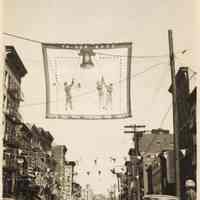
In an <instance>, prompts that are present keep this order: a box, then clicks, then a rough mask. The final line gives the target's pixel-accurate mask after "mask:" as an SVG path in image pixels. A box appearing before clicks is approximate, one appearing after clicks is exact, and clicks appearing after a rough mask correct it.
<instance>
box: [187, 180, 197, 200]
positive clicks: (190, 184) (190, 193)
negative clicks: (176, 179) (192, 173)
mask: <svg viewBox="0 0 200 200" xmlns="http://www.w3.org/2000/svg"><path fill="white" fill-rule="evenodd" d="M185 188H186V193H185V194H186V200H196V192H195V182H194V181H193V180H191V179H189V180H187V181H186V182H185Z"/></svg>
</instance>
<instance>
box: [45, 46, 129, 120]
mask: <svg viewBox="0 0 200 200" xmlns="http://www.w3.org/2000/svg"><path fill="white" fill-rule="evenodd" d="M42 50H43V58H44V70H45V81H46V118H57V119H120V118H127V117H131V94H130V93H131V91H130V89H131V88H130V83H131V60H132V43H107V44H49V43H43V44H42Z"/></svg>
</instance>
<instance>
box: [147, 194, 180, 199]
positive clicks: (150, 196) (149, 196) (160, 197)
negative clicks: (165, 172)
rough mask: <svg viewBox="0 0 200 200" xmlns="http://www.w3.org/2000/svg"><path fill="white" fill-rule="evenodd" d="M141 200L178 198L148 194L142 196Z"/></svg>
mask: <svg viewBox="0 0 200 200" xmlns="http://www.w3.org/2000/svg"><path fill="white" fill-rule="evenodd" d="M143 200H179V198H178V197H176V196H169V195H164V194H148V195H144V197H143Z"/></svg>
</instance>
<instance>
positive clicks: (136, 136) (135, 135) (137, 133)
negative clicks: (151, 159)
mask: <svg viewBox="0 0 200 200" xmlns="http://www.w3.org/2000/svg"><path fill="white" fill-rule="evenodd" d="M145 127H146V126H145V125H136V124H135V125H128V126H124V128H129V129H132V130H129V131H124V133H127V134H133V142H134V145H135V151H136V157H137V164H136V174H137V177H136V179H137V181H136V182H137V200H140V198H141V194H140V175H139V169H140V166H139V165H138V160H139V159H138V157H139V156H140V150H139V139H140V137H142V135H143V133H145V131H137V128H145Z"/></svg>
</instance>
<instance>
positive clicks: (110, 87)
mask: <svg viewBox="0 0 200 200" xmlns="http://www.w3.org/2000/svg"><path fill="white" fill-rule="evenodd" d="M104 84H105V88H106V108H110V109H111V110H112V93H113V84H112V83H110V84H106V83H104Z"/></svg>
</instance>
